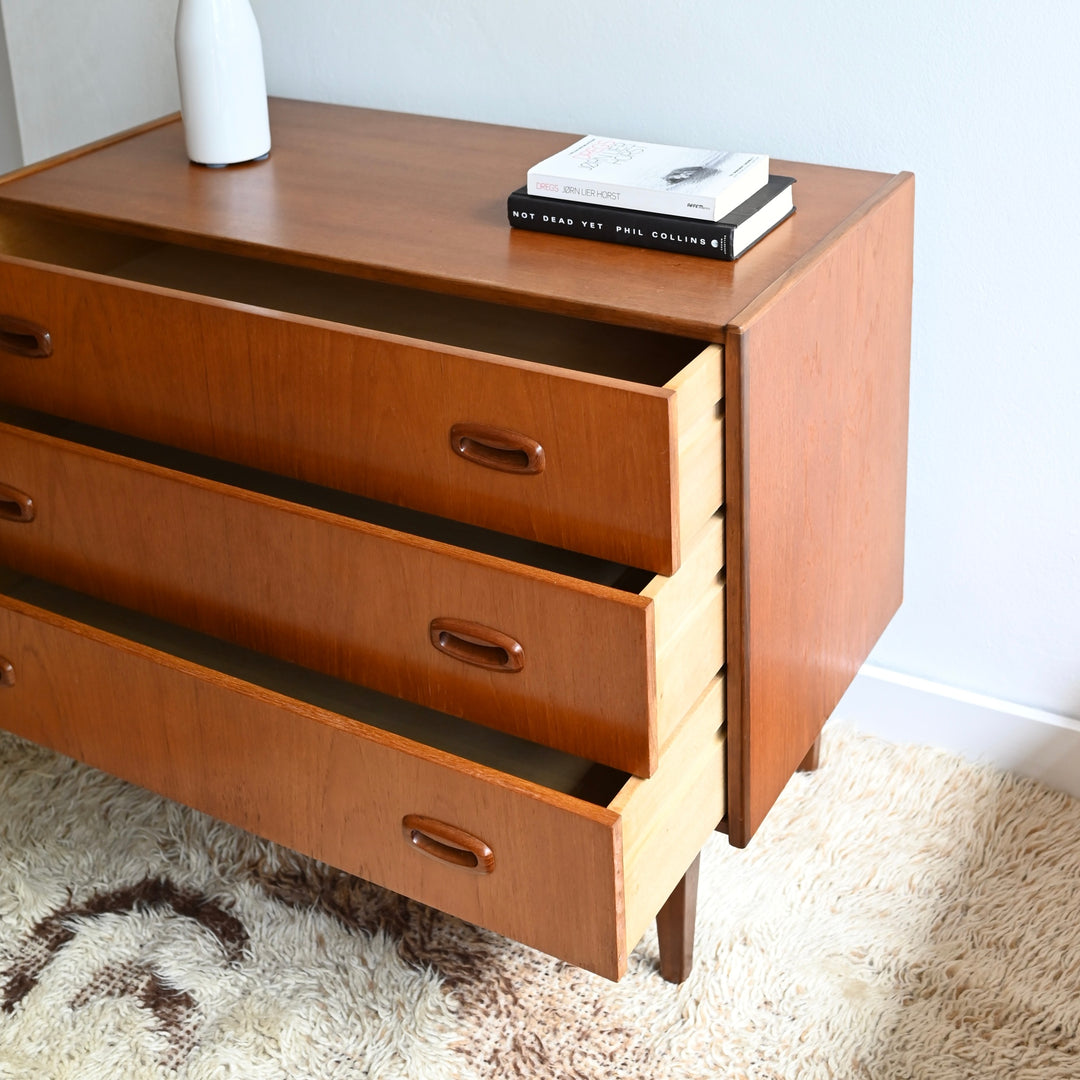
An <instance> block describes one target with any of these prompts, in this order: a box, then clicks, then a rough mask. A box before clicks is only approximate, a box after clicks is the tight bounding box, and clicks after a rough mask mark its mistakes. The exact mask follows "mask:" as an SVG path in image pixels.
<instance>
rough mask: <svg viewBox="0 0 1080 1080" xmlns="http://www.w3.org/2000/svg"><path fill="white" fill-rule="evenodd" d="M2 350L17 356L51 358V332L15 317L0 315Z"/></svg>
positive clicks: (0, 343) (0, 347) (0, 346)
mask: <svg viewBox="0 0 1080 1080" xmlns="http://www.w3.org/2000/svg"><path fill="white" fill-rule="evenodd" d="M0 349H4V350H6V351H7V352H9V353H14V354H15V355H16V356H51V355H52V338H51V337H50V336H49V331H48V330H46V329H44V328H43V327H41V326H36V325H35V324H34V323H31V322H27V321H26V320H25V319H16V318H15V316H14V315H0Z"/></svg>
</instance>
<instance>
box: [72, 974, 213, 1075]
mask: <svg viewBox="0 0 1080 1080" xmlns="http://www.w3.org/2000/svg"><path fill="white" fill-rule="evenodd" d="M125 996H129V997H132V998H134V999H135V1000H136V1001H138V1003H139V1004H140V1005H141V1006H142V1007H143V1008H144V1009H146V1010H147V1011H148V1012H149V1013H151V1014H152V1015H153V1017H154V1019H155V1020H156V1022H157V1026H158V1030H159V1031H161V1032H162V1034H164V1035H165V1037H166V1039H167V1040H168V1043H167V1049H166V1050H165V1052H164V1053H162V1054H159V1055H158V1060H159V1061H160V1063H161V1065H162V1066H163V1067H164V1068H166V1069H174V1068H176V1067H177V1066H179V1065H181V1064H182V1063H183V1062H184V1061H185V1060H187V1057H188V1055H189V1054H190V1053H191V1052H192V1050H194V1049H195V1047H196V1045H197V1044H198V1041H199V1021H200V1016H199V1007H198V1003H197V1002H196V1000H195V999H194V998H193V997H192V996H191V994H189V993H188V992H187V991H186V990H178V989H176V988H175V987H172V986H168V985H166V983H165V981H164V980H163V979H162V977H161V975H160V974H159V973H158V972H156V971H154V969H153V968H151V967H148V966H147V965H146V964H142V963H139V962H138V961H133V962H131V963H127V964H120V965H116V966H114V965H111V964H110V965H108V966H106V967H104V968H102V969H101V970H100V971H99V972H98V973H97V975H96V976H95V977H94V981H93V982H92V983H90V984H89V985H88V986H85V987H83V989H82V990H80V991H79V993H78V994H76V996H75V998H74V999H73V1000H72V1002H71V1007H72V1008H73V1009H78V1008H81V1007H82V1006H84V1005H87V1004H89V1003H90V1002H92V1001H94V1000H96V999H98V998H103V997H111V998H120V997H125Z"/></svg>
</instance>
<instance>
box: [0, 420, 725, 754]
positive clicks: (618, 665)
mask: <svg viewBox="0 0 1080 1080" xmlns="http://www.w3.org/2000/svg"><path fill="white" fill-rule="evenodd" d="M0 476H2V477H3V482H4V483H6V484H8V485H9V486H11V487H13V488H15V489H17V490H19V491H22V492H25V493H27V494H29V495H30V496H31V497H32V498H33V499H34V505H35V508H36V516H35V518H34V520H33V522H31V523H29V524H23V523H17V522H8V521H4V520H0V562H3V563H6V564H7V565H8V566H10V567H12V568H13V569H16V570H21V571H23V572H25V573H29V574H33V575H35V576H38V577H43V578H46V579H48V580H51V581H55V582H57V583H59V584H62V585H65V586H67V587H69V588H72V589H77V590H79V591H81V592H86V593H89V594H90V595H92V596H97V597H101V598H103V599H107V600H111V601H113V602H115V603H118V604H122V605H125V606H127V607H131V608H133V609H135V610H137V611H143V612H145V613H147V614H149V615H154V616H157V617H160V618H164V619H169V620H171V621H174V622H178V623H180V624H181V625H184V626H189V627H192V628H193V629H197V630H201V631H203V632H205V633H208V634H214V635H216V636H218V637H222V638H225V639H226V640H228V641H234V642H237V643H239V644H242V645H245V646H247V647H249V648H252V649H256V650H259V651H261V652H265V653H268V654H270V655H273V656H278V657H280V658H282V659H284V660H288V661H291V662H294V663H298V664H302V665H304V666H306V667H310V668H314V669H315V670H318V671H323V672H326V673H327V674H331V675H335V676H338V677H340V678H343V679H347V680H349V681H350V682H355V683H359V684H361V685H364V686H370V687H372V688H374V689H376V690H380V691H383V692H385V693H388V694H393V695H395V696H398V697H403V698H406V699H408V700H410V701H416V702H420V703H421V704H424V705H428V706H430V707H432V708H435V709H438V710H440V711H442V712H448V713H452V714H453V715H455V716H464V717H467V718H468V719H470V720H474V721H476V722H478V723H482V724H488V725H490V726H493V727H496V728H499V729H500V730H505V731H510V732H512V733H513V734H516V735H520V736H522V737H524V738H528V739H532V740H534V741H537V742H540V743H543V744H544V745H546V746H554V747H557V748H560V749H564V750H567V751H568V752H570V753H575V754H579V755H581V756H583V757H587V758H590V759H591V760H594V761H601V762H604V763H606V764H609V765H614V766H616V767H618V768H623V769H626V770H627V771H629V772H635V773H639V774H642V775H648V774H649V773H651V772H652V771H653V770H654V769H655V767H656V759H657V741H656V740H657V735H656V714H657V703H656V697H657V694H656V663H655V655H656V651H655V643H654V639H653V613H652V606H653V605H652V601H651V600H650V599H649V598H647V597H641V596H638V595H636V594H635V593H633V592H626V591H623V590H620V589H615V588H611V587H609V586H607V585H604V584H595V583H593V582H590V581H583V580H578V579H577V578H573V577H568V576H565V575H561V574H556V573H551V572H550V571H546V570H542V569H535V568H533V567H531V566H526V565H522V564H519V563H515V562H511V561H508V560H505V559H501V558H497V557H493V556H490V555H485V554H477V553H475V552H473V551H471V550H467V549H462V548H458V547H455V546H453V545H451V544H446V543H441V542H439V541H437V540H432V539H429V538H427V537H417V536H411V535H408V534H405V533H401V532H398V531H396V530H394V529H390V528H386V527H384V526H381V525H373V524H369V523H367V522H364V521H357V520H353V519H350V518H347V517H344V516H341V515H338V514H333V513H327V512H325V511H322V510H319V509H315V508H311V507H306V506H301V505H298V504H296V503H291V502H286V501H284V500H282V499H279V498H275V497H273V496H270V495H266V494H263V493H261V492H253V491H246V490H243V489H240V488H236V487H232V486H230V485H227V484H222V483H219V482H217V481H214V480H208V479H204V478H203V477H200V476H195V475H189V474H186V473H181V472H177V471H175V470H172V469H167V468H162V467H160V466H157V465H150V464H145V463H143V462H141V461H136V460H134V459H130V458H126V457H123V456H120V455H116V454H112V453H108V452H105V451H101V450H99V449H97V448H95V447H88V446H83V445H80V444H77V443H72V442H68V441H65V440H62V439H57V438H54V437H52V436H49V435H43V434H40V433H38V432H35V431H30V430H27V429H23V428H16V427H12V426H10V425H6V424H0ZM706 573H707V571H706ZM715 573H716V571H715V570H713V571H712V575H713V576H715ZM661 580H662V581H664V582H678V581H680V580H681V579H680V578H679V576H678V575H676V576H675V577H674V578H670V579H661ZM436 619H453V620H459V621H463V622H470V623H473V624H476V625H477V626H480V627H485V628H488V629H489V630H490V631H491V632H492V633H495V634H505V635H507V636H508V637H509V638H511V639H513V640H515V641H517V642H519V643H520V644H521V646H522V648H523V660H524V663H523V666H522V669H521V670H520V671H518V672H515V673H509V674H508V673H505V672H501V671H492V670H490V669H489V668H487V667H482V666H477V665H475V664H472V663H468V662H465V661H463V660H461V659H459V658H455V657H454V656H452V655H448V654H447V653H446V652H440V651H439V650H438V649H436V648H434V647H433V646H432V643H431V632H430V628H431V623H432V622H433V620H436ZM672 630H673V632H674V630H675V627H674V626H673V628H672ZM695 644H696V643H695ZM710 666H712V665H711V664H708V665H706V668H708V667H710ZM697 667H699V668H700V665H697ZM713 670H715V667H713ZM710 674H712V672H707V673H703V675H702V679H701V685H702V686H703V685H704V682H705V680H706V679H707V678H708V676H709V675H710Z"/></svg>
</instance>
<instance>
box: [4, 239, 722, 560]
mask: <svg viewBox="0 0 1080 1080" xmlns="http://www.w3.org/2000/svg"><path fill="white" fill-rule="evenodd" d="M0 296H3V297H4V300H3V308H4V310H2V311H0V316H4V317H6V318H7V319H8V320H9V321H10V320H12V319H14V320H16V323H15V325H16V327H17V328H18V327H21V328H22V329H16V331H15V332H13V333H7V334H0V379H2V387H3V389H2V394H3V397H4V399H5V400H7V401H8V402H9V403H13V404H18V405H22V406H25V407H28V408H33V409H38V410H40V411H43V412H49V413H54V414H57V415H60V416H65V417H68V418H72V419H78V420H82V421H84V422H87V423H91V424H95V425H98V426H101V427H106V428H110V429H113V430H117V431H123V432H127V433H129V434H134V435H138V436H141V437H144V438H148V439H152V440H155V441H159V442H164V443H168V444H170V445H174V446H180V447H184V448H187V449H190V450H194V451H197V452H200V453H204V454H208V455H212V456H215V457H221V458H225V459H228V460H231V461H235V462H240V463H244V464H248V465H252V466H255V467H258V468H262V469H266V470H268V471H272V472H276V473H281V474H283V475H287V476H293V477H298V478H300V479H304V480H308V481H311V482H314V483H318V484H323V485H326V486H329V487H334V488H339V489H342V490H346V491H352V492H355V493H359V494H362V495H366V496H369V497H371V498H375V499H379V500H381V501H385V502H391V503H398V504H401V505H406V506H411V507H414V508H417V509H421V510H425V511H428V512H430V513H434V514H438V515H441V516H445V517H451V518H454V519H457V520H460V521H467V522H471V523H474V524H478V525H482V526H484V527H487V528H492V529H496V530H498V531H501V532H507V533H511V534H514V535H518V536H524V537H529V538H531V539H536V540H540V541H543V542H545V543H548V544H552V545H554V546H557V547H563V548H568V549H571V550H575V551H581V552H586V553H589V554H594V555H597V556H600V557H602V558H607V559H612V560H614V561H617V562H622V563H625V564H627V565H631V566H638V567H642V568H645V569H649V570H654V571H657V572H660V573H670V572H671V571H672V570H673V569H674V568H675V567H676V566H677V565H678V563H679V561H680V557H681V543H682V535H681V534H682V533H685V532H687V531H689V530H693V529H694V528H696V527H699V526H700V525H701V524H702V523H703V521H704V520H705V518H706V517H707V516H708V515H709V514H711V513H712V512H713V511H715V510H716V508H717V507H718V506H719V499H720V495H719V493H718V491H714V490H711V489H710V490H708V491H707V492H705V491H704V490H703V488H702V483H701V482H700V480H699V479H698V478H699V477H700V476H702V475H707V477H708V480H707V484H708V485H711V488H716V487H717V485H718V482H719V462H720V459H721V454H722V449H721V445H720V429H719V423H718V422H716V423H711V424H709V425H706V426H704V427H702V426H700V425H698V424H697V423H696V421H697V418H698V417H699V415H701V416H708V415H710V414H714V413H715V404H716V398H715V397H714V398H713V400H711V401H697V400H692V395H693V394H696V393H699V392H701V391H700V390H699V387H700V386H701V385H702V383H703V382H707V383H708V390H707V394H708V395H712V394H714V393H715V394H716V395H717V396H718V394H719V391H718V385H719V378H718V377H717V378H709V379H707V380H691V382H692V383H693V384H694V386H693V388H689V387H688V388H686V392H685V393H683V391H682V388H680V387H675V386H673V387H665V386H647V385H642V384H638V383H631V382H625V381H622V380H619V379H612V378H606V377H602V376H597V375H588V374H582V373H580V372H576V371H571V370H563V369H560V368H558V367H548V366H545V365H541V364H537V363H531V362H527V361H522V360H515V359H511V358H508V357H503V356H497V355H494V354H489V353H482V352H476V351H472V350H468V349H463V348H454V347H450V346H445V347H443V346H434V345H430V344H426V343H424V342H423V341H418V340H412V339H409V338H404V337H398V336H395V335H392V334H386V333H377V332H374V331H365V330H360V329H356V328H353V327H348V326H344V325H342V324H339V323H332V322H326V321H321V320H316V319H312V318H307V317H301V316H294V315H288V314H281V313H278V312H271V311H269V310H267V309H262V308H255V307H249V306H245V305H242V304H238V303H232V302H226V301H219V300H213V299H205V298H201V297H195V296H192V295H191V294H187V293H183V292H180V291H176V290H170V289H163V288H157V287H154V286H147V285H139V284H131V283H124V282H120V281H118V280H115V279H110V278H106V277H102V276H98V275H94V274H87V273H83V272H81V271H73V270H65V269H56V268H52V267H47V266H43V265H40V264H34V263H30V262H24V261H22V260H18V259H4V260H0ZM26 327H30V328H31V329H29V330H26V329H25V328H26ZM43 334H47V335H48V347H47V352H48V355H26V353H27V352H28V351H29V352H41V351H43V350H41V349H36V348H32V347H31V346H33V345H34V344H35V343H36V342H37V341H38V339H39V338H40V337H41V335H43ZM557 347H558V346H557V345H556V348H557ZM707 359H708V363H707V366H708V367H710V368H715V370H716V371H717V372H718V371H719V359H718V349H717V348H716V347H713V349H712V351H711V352H710V355H709V357H708V358H707ZM556 362H557V361H556ZM680 395H682V400H680ZM692 429H693V434H692V437H691V432H692ZM682 462H685V468H686V469H688V470H690V471H691V472H692V474H693V475H692V478H691V479H690V480H688V481H687V484H686V485H685V486H686V487H687V489H688V490H689V489H691V488H692V496H691V495H688V494H687V492H686V491H683V492H681V491H680V480H679V473H680V464H681V463H682ZM702 498H704V501H705V502H706V503H711V504H712V505H708V506H704V507H702V506H699V505H698V504H699V502H700V501H701V500H702Z"/></svg>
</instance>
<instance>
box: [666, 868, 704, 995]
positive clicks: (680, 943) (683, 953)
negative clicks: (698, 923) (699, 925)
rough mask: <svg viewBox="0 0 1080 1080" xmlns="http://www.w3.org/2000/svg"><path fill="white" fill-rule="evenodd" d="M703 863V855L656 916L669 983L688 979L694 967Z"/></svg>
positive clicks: (687, 872) (684, 875)
mask: <svg viewBox="0 0 1080 1080" xmlns="http://www.w3.org/2000/svg"><path fill="white" fill-rule="evenodd" d="M700 864H701V855H700V854H699V855H698V856H696V857H695V859H694V861H693V862H692V863H691V864H690V869H689V870H687V871H686V873H685V874H683V878H682V881H680V882H679V884H678V885H676V886H675V889H674V891H673V892H672V894H671V895H670V896H669V897H668V898H667V902H666V903H665V904H664V906H663V907H662V908H661V909H660V912H659V914H658V915H657V916H656V936H657V938H658V939H659V941H660V974H661V976H662V977H663V978H665V979H666V980H667V981H668V982H672V983H681V982H685V981H686V979H687V978H688V977H689V975H690V969H691V968H692V967H693V966H694V923H695V920H696V919H697V893H698V869H699V867H700Z"/></svg>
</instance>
